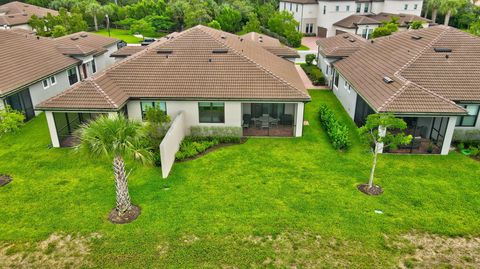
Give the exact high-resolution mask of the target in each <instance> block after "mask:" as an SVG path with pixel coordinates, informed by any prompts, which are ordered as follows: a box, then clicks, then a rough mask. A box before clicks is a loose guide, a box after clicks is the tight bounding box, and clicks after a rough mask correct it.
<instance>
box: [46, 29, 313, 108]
mask: <svg viewBox="0 0 480 269" xmlns="http://www.w3.org/2000/svg"><path fill="white" fill-rule="evenodd" d="M170 52H171V53H170ZM92 80H93V81H92ZM82 92H85V93H86V95H88V96H83V94H82ZM87 93H88V94H87ZM103 94H104V96H103V97H102V96H101V95H103ZM128 98H162V99H176V100H189V99H190V100H199V99H207V100H292V101H293V100H295V101H309V100H310V96H309V95H308V93H307V91H306V90H305V87H304V86H303V83H302V81H301V79H300V77H299V75H298V73H297V72H296V70H295V66H294V65H293V64H292V63H291V62H288V61H286V60H284V59H281V58H279V57H277V56H275V55H273V54H271V53H270V52H268V51H266V50H265V49H263V48H262V47H261V46H259V45H258V44H256V43H255V42H252V41H249V40H246V39H242V38H240V37H239V36H236V35H233V34H230V33H226V32H222V31H219V30H215V29H211V28H208V27H205V26H196V27H193V28H190V29H188V30H186V31H184V32H182V33H179V34H177V35H176V36H175V37H171V38H170V37H167V38H162V39H161V40H159V41H157V42H155V43H153V44H151V45H149V46H148V47H147V48H146V49H144V50H143V51H141V52H138V53H136V54H135V55H133V56H131V57H129V58H127V59H126V60H124V61H122V62H119V63H117V64H116V65H114V66H112V67H111V68H109V69H106V70H105V71H103V72H101V73H99V74H98V75H95V76H94V77H93V78H90V79H87V80H86V81H85V82H81V83H79V85H76V86H74V87H73V88H71V89H69V90H67V91H65V92H64V93H61V94H59V95H57V96H55V97H53V98H51V99H50V100H47V101H46V102H44V103H42V104H40V105H39V106H37V108H39V109H100V108H103V109H109V108H110V109H118V108H120V107H121V106H122V105H123V104H124V103H125V102H126V101H127V100H128ZM97 100H98V101H97ZM105 100H108V102H107V101H105ZM93 102H95V103H93ZM99 104H101V105H100V106H99Z"/></svg>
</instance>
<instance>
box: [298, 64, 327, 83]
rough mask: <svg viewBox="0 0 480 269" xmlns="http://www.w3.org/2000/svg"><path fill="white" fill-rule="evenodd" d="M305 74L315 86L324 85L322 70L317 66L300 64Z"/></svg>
mask: <svg viewBox="0 0 480 269" xmlns="http://www.w3.org/2000/svg"><path fill="white" fill-rule="evenodd" d="M300 67H302V69H303V71H305V74H307V76H308V78H309V79H310V81H311V82H312V84H313V85H315V86H324V85H325V77H324V76H323V73H322V70H320V68H318V67H317V66H316V65H313V64H312V65H308V64H300Z"/></svg>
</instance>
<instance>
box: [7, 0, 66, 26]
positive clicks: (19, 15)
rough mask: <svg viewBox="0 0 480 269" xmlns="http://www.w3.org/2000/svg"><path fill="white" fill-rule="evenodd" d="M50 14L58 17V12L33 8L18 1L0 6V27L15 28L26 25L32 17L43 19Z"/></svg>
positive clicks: (37, 7)
mask: <svg viewBox="0 0 480 269" xmlns="http://www.w3.org/2000/svg"><path fill="white" fill-rule="evenodd" d="M48 13H50V14H52V15H54V16H57V15H58V11H56V10H53V9H48V8H44V7H39V6H34V5H30V4H27V3H22V2H18V1H14V2H10V3H6V4H4V5H1V6H0V26H8V27H12V26H16V25H22V24H27V23H28V21H29V20H30V18H31V17H32V16H33V15H36V16H37V17H45V16H47V14H48Z"/></svg>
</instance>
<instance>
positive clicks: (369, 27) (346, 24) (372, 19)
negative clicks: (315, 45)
mask: <svg viewBox="0 0 480 269" xmlns="http://www.w3.org/2000/svg"><path fill="white" fill-rule="evenodd" d="M392 17H395V18H397V19H398V31H406V30H408V28H409V27H410V24H411V23H412V22H414V21H421V22H422V26H423V28H427V27H428V26H429V23H430V20H428V19H425V18H422V17H420V16H417V15H412V14H402V13H400V14H392V13H380V14H369V15H350V16H348V17H346V18H345V19H343V20H340V21H338V22H336V23H334V24H333V26H334V29H335V34H336V35H338V34H343V33H351V34H355V35H359V36H361V37H363V38H365V39H370V36H371V35H372V33H373V30H375V28H377V27H379V26H381V25H382V23H383V22H388V21H390V20H391V18H392Z"/></svg>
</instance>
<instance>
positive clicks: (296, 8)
mask: <svg viewBox="0 0 480 269" xmlns="http://www.w3.org/2000/svg"><path fill="white" fill-rule="evenodd" d="M295 12H298V4H295Z"/></svg>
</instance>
